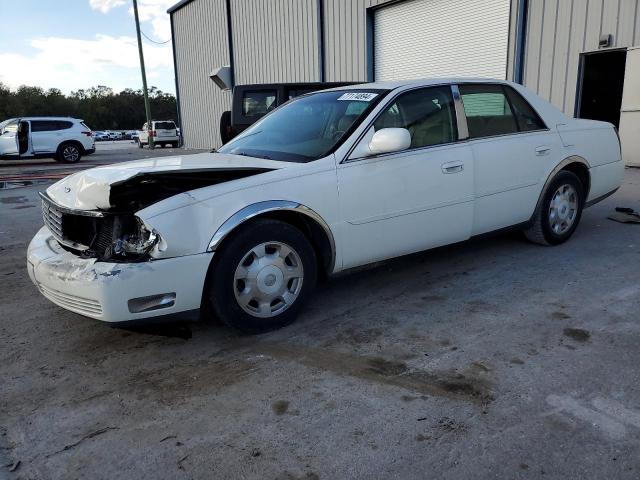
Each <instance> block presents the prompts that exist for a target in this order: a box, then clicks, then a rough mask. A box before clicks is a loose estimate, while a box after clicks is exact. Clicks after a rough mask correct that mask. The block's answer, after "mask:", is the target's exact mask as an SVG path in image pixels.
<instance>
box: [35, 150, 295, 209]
mask: <svg viewBox="0 0 640 480" xmlns="http://www.w3.org/2000/svg"><path fill="white" fill-rule="evenodd" d="M291 165H292V164H291V163H289V162H277V161H274V160H263V159H260V158H252V157H244V156H237V155H226V154H220V153H199V154H194V155H184V156H176V157H163V158H150V159H148V160H136V161H133V162H124V163H116V164H113V165H108V166H104V167H96V168H92V169H89V170H85V171H82V172H78V173H74V174H73V175H70V176H68V177H66V178H64V179H62V180H60V181H59V182H57V183H54V184H53V185H51V186H50V187H49V188H47V195H48V196H49V198H51V199H52V200H53V201H54V202H56V203H57V204H59V205H61V206H63V207H67V208H70V209H73V210H110V209H118V210H122V209H127V210H135V209H139V208H144V206H146V205H151V204H152V203H155V202H157V201H159V200H162V199H163V198H168V197H170V196H173V195H177V194H178V193H181V192H186V191H189V190H195V189H196V188H202V187H205V186H209V185H215V184H217V183H222V182H226V181H231V180H236V179H239V178H244V177H247V176H251V175H257V174H260V173H265V172H268V171H271V170H276V169H280V168H284V167H288V166H291Z"/></svg>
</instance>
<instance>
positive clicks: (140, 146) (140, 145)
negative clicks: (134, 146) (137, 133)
mask: <svg viewBox="0 0 640 480" xmlns="http://www.w3.org/2000/svg"><path fill="white" fill-rule="evenodd" d="M143 147H144V145H142V142H141V141H140V140H138V148H143Z"/></svg>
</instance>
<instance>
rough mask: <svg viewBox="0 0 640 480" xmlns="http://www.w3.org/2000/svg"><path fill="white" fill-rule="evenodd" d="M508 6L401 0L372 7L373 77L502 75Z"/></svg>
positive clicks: (497, 0)
mask: <svg viewBox="0 0 640 480" xmlns="http://www.w3.org/2000/svg"><path fill="white" fill-rule="evenodd" d="M509 8H510V2H509V0H406V1H404V2H400V3H396V4H393V5H390V6H388V7H382V8H380V9H378V10H376V11H375V12H374V24H373V33H374V35H373V41H374V44H373V48H374V72H375V79H376V80H399V79H405V78H423V77H443V76H472V77H492V78H499V79H504V78H505V77H506V70H507V48H508V43H509Z"/></svg>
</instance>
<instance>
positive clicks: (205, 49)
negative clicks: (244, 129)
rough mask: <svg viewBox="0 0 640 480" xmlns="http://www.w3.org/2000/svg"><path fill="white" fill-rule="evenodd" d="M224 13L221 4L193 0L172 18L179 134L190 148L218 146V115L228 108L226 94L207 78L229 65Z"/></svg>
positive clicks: (213, 0)
mask: <svg viewBox="0 0 640 480" xmlns="http://www.w3.org/2000/svg"><path fill="white" fill-rule="evenodd" d="M225 12H226V7H225V2H224V0H204V1H203V0H196V1H194V2H191V3H189V4H187V5H185V6H184V7H182V8H181V9H179V10H178V11H176V12H175V13H174V14H173V22H174V42H175V49H176V68H177V72H176V74H177V75H178V84H179V88H180V113H181V117H182V132H183V135H184V143H185V145H186V146H187V147H190V148H211V147H215V146H218V145H219V144H220V131H219V130H220V129H219V120H220V115H222V112H223V111H225V110H228V109H229V108H230V105H231V95H230V93H229V92H224V91H222V90H220V89H219V88H218V87H216V86H215V84H214V83H213V82H212V81H211V79H210V78H209V73H211V70H213V69H214V68H215V67H219V66H222V65H228V64H229V52H228V48H227V23H226V13H225Z"/></svg>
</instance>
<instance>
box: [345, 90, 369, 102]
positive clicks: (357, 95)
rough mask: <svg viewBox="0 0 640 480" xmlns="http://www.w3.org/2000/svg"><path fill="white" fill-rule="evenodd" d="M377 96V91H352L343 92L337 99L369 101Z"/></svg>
mask: <svg viewBox="0 0 640 480" xmlns="http://www.w3.org/2000/svg"><path fill="white" fill-rule="evenodd" d="M377 96H378V94H377V93H370V92H352V93H345V94H343V95H341V96H340V97H338V100H343V101H354V100H355V101H358V102H370V101H371V100H373V99H374V98H376V97H377Z"/></svg>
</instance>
